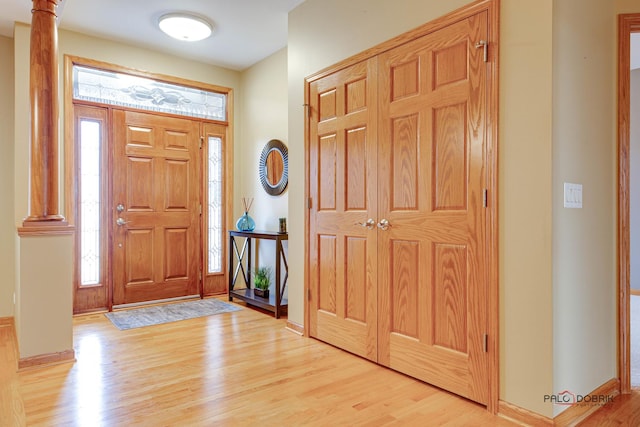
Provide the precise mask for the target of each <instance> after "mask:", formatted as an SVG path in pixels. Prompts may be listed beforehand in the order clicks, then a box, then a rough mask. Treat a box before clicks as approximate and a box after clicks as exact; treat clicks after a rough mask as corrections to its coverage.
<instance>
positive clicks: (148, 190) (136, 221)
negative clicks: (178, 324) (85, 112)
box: [111, 110, 200, 305]
mask: <svg viewBox="0 0 640 427" xmlns="http://www.w3.org/2000/svg"><path fill="white" fill-rule="evenodd" d="M113 138H114V153H113V177H112V182H111V185H112V191H113V198H112V201H113V205H114V206H112V209H111V212H112V216H111V218H112V230H113V233H112V248H113V249H112V253H113V291H114V293H113V303H114V304H116V305H117V304H126V303H135V302H140V301H152V300H159V299H166V298H174V297H181V296H187V295H196V294H199V293H200V290H199V277H198V276H199V273H200V256H199V248H200V240H199V235H200V233H199V227H200V184H199V183H200V171H199V161H198V152H199V124H198V122H195V121H191V120H188V119H178V118H167V117H162V116H155V115H152V114H144V113H136V112H129V111H120V110H116V111H114V112H113Z"/></svg>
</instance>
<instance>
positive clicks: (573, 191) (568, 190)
mask: <svg viewBox="0 0 640 427" xmlns="http://www.w3.org/2000/svg"><path fill="white" fill-rule="evenodd" d="M564 207H565V208H578V209H582V184H572V183H570V182H565V183H564Z"/></svg>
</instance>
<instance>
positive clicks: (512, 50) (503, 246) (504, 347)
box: [289, 0, 615, 417]
mask: <svg viewBox="0 0 640 427" xmlns="http://www.w3.org/2000/svg"><path fill="white" fill-rule="evenodd" d="M465 3H467V2H466V1H460V2H458V1H456V2H446V3H444V2H437V1H434V0H431V1H420V0H402V1H400V2H394V3H393V4H390V3H389V2H385V1H382V0H356V1H351V2H348V3H345V2H342V1H339V0H307V1H306V2H305V3H303V4H302V5H301V6H299V7H298V8H297V9H295V10H294V11H293V12H292V13H291V14H290V17H289V138H290V140H291V141H302V140H303V137H304V134H303V123H304V120H303V110H302V107H301V104H302V103H303V99H304V97H303V82H304V77H305V76H307V75H310V74H312V73H314V72H316V71H318V70H320V69H322V68H325V67H327V66H330V65H331V64H333V63H335V62H337V61H340V60H342V59H344V58H346V57H348V56H350V55H353V54H355V53H358V52H360V51H362V50H364V49H367V48H369V47H372V46H373V45H375V44H377V43H379V42H382V41H384V40H387V39H389V38H391V37H393V36H395V35H398V34H400V33H402V32H405V31H407V30H410V29H411V28H414V27H416V26H418V25H420V24H422V23H425V22H428V21H430V20H432V19H434V18H436V17H438V16H440V15H442V14H444V13H446V12H448V11H450V10H452V9H454V8H456V7H459V6H461V5H463V4H465ZM556 3H558V2H553V1H552V0H542V1H540V0H526V1H524V0H517V1H516V0H503V1H502V4H501V11H500V18H501V29H500V113H499V114H500V116H499V123H500V125H499V126H500V127H499V131H500V136H499V150H498V151H499V154H498V155H499V177H500V182H499V189H498V191H499V196H498V197H499V203H500V211H499V218H500V225H499V233H500V235H499V244H500V252H499V262H500V397H501V399H502V400H505V401H507V402H510V403H512V404H515V405H518V406H520V407H523V408H525V409H528V410H531V411H534V412H537V413H539V414H542V415H545V416H548V417H552V416H553V415H554V414H555V413H557V411H556V410H555V408H554V407H553V406H552V405H550V404H545V403H544V401H543V398H544V395H545V394H550V393H552V392H553V391H554V389H555V387H554V385H555V383H556V382H555V381H554V357H555V358H556V359H557V360H563V363H564V360H565V359H568V358H571V357H573V356H574V355H575V352H574V351H567V352H566V354H565V347H564V346H562V347H560V350H557V351H554V314H557V313H558V312H559V311H561V310H562V304H564V303H566V301H564V300H561V301H559V302H558V303H556V304H554V290H559V289H561V288H562V287H561V286H560V285H559V283H560V282H562V281H563V280H562V279H560V278H559V276H558V275H559V274H567V275H571V274H574V273H576V269H577V266H578V265H579V264H580V262H581V261H580V257H576V256H575V255H572V254H571V253H570V251H567V250H565V248H567V247H570V246H571V244H572V243H571V242H570V241H566V240H567V239H572V238H573V237H574V235H575V233H578V234H584V233H590V232H592V231H593V230H594V229H595V228H596V224H597V228H598V229H599V230H601V231H599V232H598V235H597V236H595V237H594V238H593V240H592V241H593V242H594V243H597V244H598V245H601V249H602V251H603V252H599V251H600V249H598V248H596V247H594V248H588V249H583V252H582V254H581V255H584V256H586V257H587V259H589V262H591V263H592V265H591V266H590V267H589V268H588V269H587V270H586V271H587V272H586V273H582V272H580V275H579V277H580V278H583V277H584V276H585V274H589V273H591V274H593V275H594V277H593V278H591V279H590V280H588V283H587V287H586V288H583V290H586V293H587V294H588V300H589V301H593V300H599V301H600V302H601V305H599V306H597V307H598V308H597V309H598V310H601V311H602V314H601V315H598V316H596V318H595V319H593V320H591V321H590V323H589V324H590V325H592V326H595V325H594V322H595V323H597V322H599V323H598V324H597V328H596V329H595V330H594V332H593V333H592V334H582V333H581V335H582V338H581V341H579V342H578V344H580V349H581V350H582V351H584V348H585V347H589V346H590V345H591V344H590V343H591V339H592V338H594V343H596V345H599V346H605V347H604V348H602V349H601V350H599V351H597V352H595V354H594V357H593V358H587V359H588V360H587V361H586V362H585V363H583V364H581V365H580V364H579V365H578V367H579V369H587V368H588V369H591V370H592V371H591V372H590V373H589V374H587V375H585V379H583V380H578V379H577V377H578V376H579V374H578V373H577V372H571V373H570V374H567V375H562V374H558V378H559V380H562V381H558V382H557V383H558V384H560V383H561V382H565V383H569V384H570V385H571V386H572V387H574V388H575V391H576V392H577V393H580V392H583V393H584V392H589V391H591V390H592V389H593V387H592V388H589V387H591V386H592V384H594V383H596V382H598V381H601V382H600V383H599V384H596V386H597V385H600V384H602V383H603V382H605V381H606V380H608V379H609V375H610V374H611V372H613V371H614V370H615V361H614V359H613V358H612V357H614V356H615V349H614V346H611V347H610V348H608V347H606V346H608V345H609V344H611V342H612V338H611V336H612V333H613V331H612V330H611V326H612V324H613V323H612V321H613V318H612V314H613V312H614V310H615V306H614V303H613V300H612V298H611V297H612V293H611V292H612V288H611V280H612V278H613V276H612V273H613V270H612V268H613V256H614V255H612V254H613V252H612V247H613V242H614V233H613V232H614V224H615V219H614V217H613V215H612V213H613V212H612V209H611V206H607V207H600V208H596V209H594V210H593V211H591V212H590V213H589V218H588V219H587V220H586V221H583V222H580V223H579V224H576V225H575V226H574V227H573V231H572V232H571V233H574V234H562V233H561V234H560V235H559V237H558V238H557V239H554V234H553V233H554V228H553V227H554V224H555V225H556V226H560V227H563V226H564V223H565V222H567V221H571V219H565V218H561V217H560V216H554V212H555V211H556V210H557V203H558V201H557V192H556V189H557V181H558V180H562V179H565V178H564V177H562V178H561V177H560V175H558V178H555V175H554V172H555V169H554V167H556V168H557V169H558V171H562V172H564V171H565V170H566V169H565V164H564V161H562V162H560V163H558V162H554V159H553V155H554V150H555V148H554V143H555V139H554V138H555V137H556V136H557V138H561V139H562V138H565V137H566V136H570V140H571V141H572V142H571V143H570V145H566V146H565V145H564V144H562V145H561V147H560V148H559V149H560V150H563V149H564V148H567V149H569V150H571V149H572V148H575V147H573V146H572V145H573V144H575V143H577V142H578V139H577V138H576V136H573V135H571V133H572V132H574V131H575V126H577V123H578V122H579V121H582V125H583V126H584V127H585V128H586V129H587V131H586V132H588V131H589V129H590V128H591V126H590V122H589V121H584V120H585V119H586V120H590V119H591V118H592V115H593V111H592V110H591V109H590V108H585V109H584V110H580V108H578V110H579V111H577V112H575V113H574V114H575V115H573V114H572V115H571V117H570V120H571V124H570V125H568V126H567V127H566V128H565V127H564V125H563V123H562V122H555V123H554V120H556V118H557V117H562V116H563V115H562V114H558V115H555V114H554V107H556V106H557V108H562V109H564V108H573V109H576V108H577V107H576V106H575V105H571V99H572V97H573V96H574V95H575V93H573V92H571V91H569V92H560V93H559V94H558V95H556V96H555V97H554V92H553V90H554V82H556V83H559V82H560V81H561V80H560V79H557V78H555V79H554V77H555V76H556V74H555V73H557V72H558V71H559V70H564V69H565V65H562V66H560V67H559V68H554V62H553V61H554V58H555V57H557V56H558V55H563V54H564V53H565V52H564V49H570V48H572V43H573V41H572V42H570V43H565V42H564V40H556V39H554V4H556ZM596 3H597V2H589V6H590V7H589V8H588V11H587V12H588V17H589V18H590V21H589V23H590V24H588V25H591V24H593V25H598V26H599V27H598V29H597V31H596V33H597V34H598V35H599V37H602V39H600V40H599V41H598V40H595V39H594V37H592V39H594V40H593V41H594V42H595V43H596V45H597V49H596V50H597V52H596V54H595V55H596V56H597V58H598V60H600V61H604V64H603V65H601V67H599V68H598V67H596V68H595V69H594V70H591V71H590V72H589V76H591V77H598V78H600V79H603V81H604V83H602V85H599V87H598V90H597V93H598V97H599V98H598V99H600V100H602V101H603V104H602V105H601V106H600V107H601V109H600V112H601V117H598V118H596V120H595V123H594V124H593V137H592V140H593V141H596V140H597V141H598V142H599V143H600V144H601V145H597V144H596V143H594V144H592V145H597V146H595V147H593V150H591V151H590V152H589V154H588V156H589V157H588V159H587V160H586V161H585V164H584V165H580V166H578V167H577V169H578V170H579V171H580V172H581V173H584V172H585V171H587V170H588V169H589V168H591V167H594V166H597V167H599V168H602V169H601V171H600V172H598V174H596V176H594V177H593V178H591V180H590V181H587V179H586V178H585V179H583V182H585V183H586V182H588V183H589V184H590V186H592V190H591V191H592V192H593V193H592V194H593V195H594V197H597V196H602V197H604V198H605V200H613V199H611V197H612V194H611V190H612V187H613V185H614V181H613V176H612V166H613V164H612V163H611V162H612V160H613V159H612V151H611V150H612V146H611V145H610V143H611V140H610V136H611V135H610V132H611V131H612V129H613V128H612V126H613V110H612V108H613V105H612V93H611V91H612V90H613V86H612V84H613V80H612V78H613V77H612V75H611V70H612V67H613V64H612V63H611V61H612V60H613V57H611V56H607V54H606V52H608V51H612V49H613V45H612V44H611V43H612V38H611V37H612V34H613V33H612V27H611V25H612V24H611V22H610V21H607V22H604V24H603V21H602V20H607V19H612V18H613V17H612V16H611V14H610V11H609V10H608V9H607V6H606V5H599V6H600V7H599V8H598V7H597V6H598V5H597V4H596ZM600 3H602V2H600ZM605 3H606V2H605ZM578 9H579V8H578ZM598 18H599V19H600V20H598ZM572 19H573V20H579V19H580V14H577V16H576V17H575V18H572ZM586 25H587V24H585V26H586ZM586 46H588V45H587V44H585V47H586ZM554 48H555V50H554ZM567 53H568V52H567ZM576 65H577V60H575V62H571V63H570V64H569V65H567V66H566V70H574V69H575V67H576ZM592 84H594V83H593V82H592ZM563 147H564V148H563ZM290 154H291V165H292V166H291V176H292V183H293V185H292V186H291V188H290V199H289V215H290V224H291V225H290V228H291V234H292V240H291V241H290V248H291V252H293V253H302V251H303V250H304V214H305V211H304V203H303V200H304V186H303V178H304V148H303V146H302V145H301V144H291V148H290ZM578 178H579V179H582V178H583V177H582V176H580V177H578ZM590 194H591V193H590ZM604 203H605V204H606V203H607V202H604ZM559 215H562V214H559ZM565 231H566V230H565ZM554 244H556V246H555V247H557V248H561V252H560V253H559V254H558V258H557V259H556V254H555V253H554V252H553V249H554ZM599 253H600V254H602V253H603V254H605V256H602V257H600V258H598V257H597V254H599ZM557 265H561V266H564V265H569V266H570V267H567V268H566V269H565V267H561V268H556V269H554V266H557ZM291 274H292V287H291V289H290V305H291V308H290V315H289V317H290V319H292V320H294V321H296V322H301V323H302V322H304V316H303V309H302V307H303V298H302V285H301V284H302V282H303V277H304V270H303V266H302V263H300V264H294V265H293V267H292V272H291ZM577 283H578V281H576V280H573V279H572V284H577ZM298 284H300V285H298ZM556 284H558V285H557V286H556ZM592 293H593V294H592ZM578 305H579V304H578V303H574V304H571V305H570V308H571V310H573V312H576V310H577V312H578V313H579V314H580V316H581V317H580V319H583V318H584V314H585V309H583V308H578ZM569 312H571V311H569ZM570 331H571V332H573V333H578V332H579V331H578V327H577V325H572V326H571V329H570ZM567 333H568V331H565V330H563V332H562V333H561V334H559V335H558V334H556V335H555V337H556V338H558V337H563V336H566V334H567Z"/></svg>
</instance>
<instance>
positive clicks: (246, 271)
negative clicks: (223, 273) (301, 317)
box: [229, 231, 289, 319]
mask: <svg viewBox="0 0 640 427" xmlns="http://www.w3.org/2000/svg"><path fill="white" fill-rule="evenodd" d="M238 238H240V239H238ZM242 238H244V242H242ZM255 239H262V240H274V241H275V243H276V254H275V262H276V264H275V277H274V279H275V283H274V286H273V290H274V291H275V295H273V292H269V297H268V298H263V297H259V296H257V295H254V293H253V288H252V287H251V271H252V270H251V247H252V243H251V242H252V240H255ZM288 239H289V235H288V234H287V233H277V232H273V231H229V301H233V298H237V299H239V300H242V301H244V302H246V303H247V304H251V305H255V306H257V307H260V308H263V309H265V310H268V311H271V312H273V313H274V315H275V317H276V319H278V318H280V315H281V314H283V313H286V312H287V305H288V302H287V299H286V298H283V295H284V291H285V289H286V286H287V279H288V278H289V265H288V264H287V257H286V255H285V253H284V249H283V248H282V242H283V241H284V240H288ZM239 243H241V245H240V244H239ZM282 265H284V277H282ZM240 277H241V278H242V279H243V281H244V284H245V286H246V287H245V288H241V289H235V286H236V281H237V280H238V278H240Z"/></svg>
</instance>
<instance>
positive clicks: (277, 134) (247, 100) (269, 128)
mask: <svg viewBox="0 0 640 427" xmlns="http://www.w3.org/2000/svg"><path fill="white" fill-rule="evenodd" d="M241 85H242V92H243V94H244V96H243V97H242V100H241V108H240V111H241V112H240V114H241V116H240V119H239V122H240V125H239V128H240V131H239V132H240V134H239V138H238V139H239V144H238V152H237V155H236V162H235V163H236V168H237V169H238V170H239V171H241V174H240V177H239V178H240V181H239V182H236V183H235V184H236V186H238V187H239V188H240V197H249V198H253V207H252V208H251V212H250V215H251V216H252V217H253V219H254V220H255V221H256V229H257V230H267V231H278V227H279V222H278V218H281V217H283V218H286V217H287V216H288V210H289V205H288V200H289V193H288V191H287V190H285V191H284V193H282V194H281V195H279V196H271V195H269V194H267V192H266V191H264V189H263V188H262V185H261V184H260V177H259V176H258V161H259V159H260V154H261V153H262V149H263V147H264V145H265V144H266V143H267V142H268V141H269V140H271V139H279V140H280V141H282V142H283V143H284V144H285V145H287V146H288V138H287V136H288V133H289V129H288V127H287V124H288V117H287V113H288V97H287V95H288V86H287V49H286V48H285V49H281V50H280V51H278V52H276V53H274V54H273V55H271V56H269V57H268V58H266V59H264V60H262V61H261V62H259V63H257V64H255V65H254V66H252V67H251V68H249V69H247V70H245V71H244V72H243V73H242V81H241ZM236 205H237V204H236ZM241 214H242V209H241V206H237V209H236V211H235V218H237V217H239V216H240V215H241ZM258 245H259V251H258V264H254V265H270V266H273V264H274V257H275V243H274V242H271V241H261V242H258ZM286 245H287V244H286V243H285V246H286ZM285 250H286V248H285ZM296 262H301V259H300V260H297V259H296Z"/></svg>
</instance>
